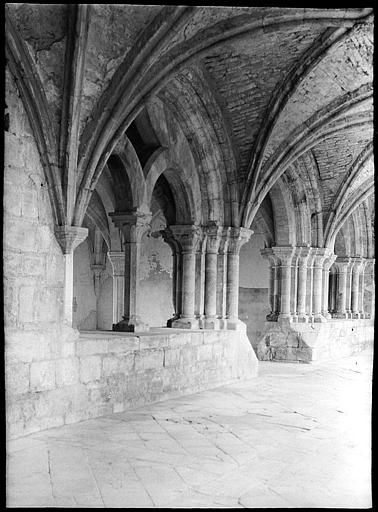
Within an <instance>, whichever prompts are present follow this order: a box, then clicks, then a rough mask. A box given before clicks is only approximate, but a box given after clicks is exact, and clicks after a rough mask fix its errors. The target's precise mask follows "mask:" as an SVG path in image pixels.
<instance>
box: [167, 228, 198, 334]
mask: <svg viewBox="0 0 378 512" xmlns="http://www.w3.org/2000/svg"><path fill="white" fill-rule="evenodd" d="M168 229H169V230H170V231H171V233H172V236H173V237H174V238H175V239H176V240H177V242H178V244H179V246H180V251H181V258H182V266H181V272H182V278H181V310H180V314H179V318H178V319H177V320H175V321H174V322H172V327H176V328H181V329H196V328H198V326H199V324H198V318H195V314H194V307H195V275H196V252H197V251H198V249H199V247H200V243H201V240H202V229H201V227H200V226H194V225H191V224H188V225H174V226H170V227H169V228H168Z"/></svg>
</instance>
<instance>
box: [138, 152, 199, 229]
mask: <svg viewBox="0 0 378 512" xmlns="http://www.w3.org/2000/svg"><path fill="white" fill-rule="evenodd" d="M144 171H145V174H146V201H147V204H148V205H150V204H151V199H152V194H153V190H154V188H155V185H156V183H157V181H158V179H159V177H160V176H164V178H165V179H166V180H167V182H168V184H169V186H170V188H171V190H172V192H173V197H174V199H175V207H176V222H177V223H178V224H180V223H184V224H185V223H191V222H194V223H198V224H200V223H201V220H202V215H201V191H200V186H199V182H198V178H197V177H196V176H194V177H193V176H192V175H191V173H189V172H188V171H187V170H185V169H184V168H183V167H181V166H180V165H179V164H177V163H176V162H174V161H172V160H171V159H170V155H169V152H168V150H166V149H164V148H161V149H159V150H158V151H156V152H155V153H154V155H152V156H151V158H150V159H149V160H148V162H147V163H146V165H145V168H144Z"/></svg>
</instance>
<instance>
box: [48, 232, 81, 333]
mask: <svg viewBox="0 0 378 512" xmlns="http://www.w3.org/2000/svg"><path fill="white" fill-rule="evenodd" d="M55 236H56V239H57V240H58V243H59V245H60V247H61V249H62V252H63V258H64V297H63V320H64V322H65V323H66V324H67V325H69V326H70V327H72V318H73V309H72V308H73V252H74V250H75V249H76V247H77V246H78V245H79V244H81V242H83V241H84V240H85V239H86V238H87V236H88V229H87V228H79V227H77V226H57V227H56V228H55Z"/></svg>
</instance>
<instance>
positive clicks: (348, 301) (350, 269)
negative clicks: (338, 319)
mask: <svg viewBox="0 0 378 512" xmlns="http://www.w3.org/2000/svg"><path fill="white" fill-rule="evenodd" d="M354 263H355V259H354V258H349V265H348V267H347V274H346V306H345V307H346V312H347V317H348V318H352V275H353V267H354Z"/></svg>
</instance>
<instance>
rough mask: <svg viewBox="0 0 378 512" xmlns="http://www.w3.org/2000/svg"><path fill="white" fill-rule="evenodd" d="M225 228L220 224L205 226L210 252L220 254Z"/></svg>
mask: <svg viewBox="0 0 378 512" xmlns="http://www.w3.org/2000/svg"><path fill="white" fill-rule="evenodd" d="M222 232H223V228H222V227H220V226H208V227H206V228H205V233H206V236H207V238H206V252H207V253H210V254H218V250H219V245H220V242H221V236H222Z"/></svg>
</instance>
